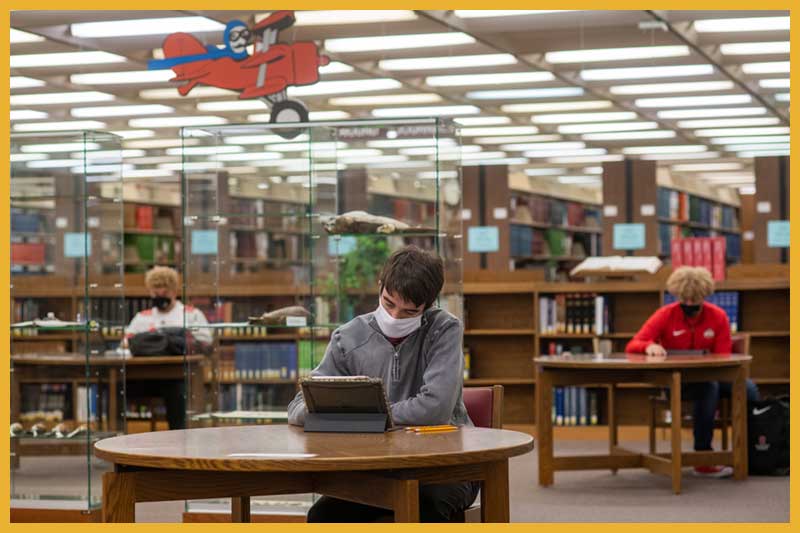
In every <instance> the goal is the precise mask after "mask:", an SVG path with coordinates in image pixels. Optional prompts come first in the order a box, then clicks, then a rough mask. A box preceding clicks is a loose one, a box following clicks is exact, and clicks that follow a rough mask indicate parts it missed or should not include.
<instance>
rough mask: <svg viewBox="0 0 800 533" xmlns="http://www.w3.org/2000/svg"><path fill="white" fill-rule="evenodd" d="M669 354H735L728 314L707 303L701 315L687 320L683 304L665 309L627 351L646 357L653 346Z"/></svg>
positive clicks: (627, 347)
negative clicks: (657, 345)
mask: <svg viewBox="0 0 800 533" xmlns="http://www.w3.org/2000/svg"><path fill="white" fill-rule="evenodd" d="M654 342H655V343H658V344H660V345H661V346H663V347H664V348H665V349H667V350H706V351H707V352H708V353H731V326H730V322H729V321H728V315H726V314H725V311H723V310H722V309H720V308H719V307H717V306H716V305H714V304H710V303H708V302H703V307H702V308H701V309H700V313H699V314H698V315H697V316H696V317H694V318H687V317H686V315H685V314H684V313H683V310H681V306H680V303H678V302H676V303H672V304H669V305H665V306H664V307H662V308H661V309H659V310H658V311H656V312H655V313H653V315H652V316H651V317H650V318H649V319H647V322H645V323H644V325H643V326H642V327H641V329H640V330H639V332H638V333H637V334H636V336H635V337H633V339H632V340H631V341H630V342H629V343H628V345H627V346H626V347H625V351H626V352H628V353H644V351H645V349H646V348H647V347H648V346H649V345H650V344H652V343H654Z"/></svg>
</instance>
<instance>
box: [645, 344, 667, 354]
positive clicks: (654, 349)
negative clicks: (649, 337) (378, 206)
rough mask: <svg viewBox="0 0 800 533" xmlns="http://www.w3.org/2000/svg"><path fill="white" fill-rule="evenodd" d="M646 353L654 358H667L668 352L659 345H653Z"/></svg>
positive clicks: (646, 349)
mask: <svg viewBox="0 0 800 533" xmlns="http://www.w3.org/2000/svg"><path fill="white" fill-rule="evenodd" d="M644 353H646V354H647V355H650V356H653V357H666V355H667V351H666V350H665V349H664V347H663V346H661V345H660V344H658V343H655V342H654V343H652V344H650V345H649V346H648V347H647V348H645V350H644Z"/></svg>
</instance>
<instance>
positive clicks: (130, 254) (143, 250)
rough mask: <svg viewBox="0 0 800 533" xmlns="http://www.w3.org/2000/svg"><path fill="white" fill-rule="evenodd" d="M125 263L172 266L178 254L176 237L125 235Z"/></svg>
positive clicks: (178, 247) (178, 244)
mask: <svg viewBox="0 0 800 533" xmlns="http://www.w3.org/2000/svg"><path fill="white" fill-rule="evenodd" d="M124 246H125V263H128V264H137V263H146V264H147V265H151V264H155V263H158V264H174V263H175V261H176V257H177V254H179V253H180V243H179V241H178V239H177V238H176V237H172V236H167V235H140V234H126V235H125V244H124Z"/></svg>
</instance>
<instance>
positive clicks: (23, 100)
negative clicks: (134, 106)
mask: <svg viewBox="0 0 800 533" xmlns="http://www.w3.org/2000/svg"><path fill="white" fill-rule="evenodd" d="M114 98H115V96H114V95H113V94H108V93H101V92H98V91H76V92H71V93H38V94H12V95H11V100H10V102H11V105H58V104H76V103H84V102H108V101H111V100H114Z"/></svg>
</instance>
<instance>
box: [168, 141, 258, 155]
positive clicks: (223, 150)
mask: <svg viewBox="0 0 800 533" xmlns="http://www.w3.org/2000/svg"><path fill="white" fill-rule="evenodd" d="M240 152H244V148H243V147H241V146H237V145H235V144H228V145H223V146H189V147H188V148H167V150H166V154H167V155H217V154H238V153H240Z"/></svg>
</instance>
